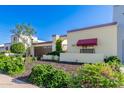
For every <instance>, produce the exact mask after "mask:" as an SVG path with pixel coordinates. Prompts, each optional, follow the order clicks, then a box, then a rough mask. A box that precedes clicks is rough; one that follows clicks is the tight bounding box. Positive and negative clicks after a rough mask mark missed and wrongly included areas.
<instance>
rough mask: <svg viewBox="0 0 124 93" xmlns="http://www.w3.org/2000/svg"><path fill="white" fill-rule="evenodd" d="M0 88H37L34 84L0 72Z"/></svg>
mask: <svg viewBox="0 0 124 93" xmlns="http://www.w3.org/2000/svg"><path fill="white" fill-rule="evenodd" d="M0 88H38V87H36V86H34V85H31V84H28V83H25V82H22V81H20V80H17V79H14V78H12V77H10V76H7V75H4V74H0Z"/></svg>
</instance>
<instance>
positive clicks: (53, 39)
mask: <svg viewBox="0 0 124 93" xmlns="http://www.w3.org/2000/svg"><path fill="white" fill-rule="evenodd" d="M59 38H61V39H62V40H63V42H62V50H63V51H67V41H68V40H67V35H62V36H60V35H53V36H52V41H53V42H52V51H56V41H57V39H59Z"/></svg>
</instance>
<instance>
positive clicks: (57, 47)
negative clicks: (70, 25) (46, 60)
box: [56, 38, 63, 52]
mask: <svg viewBox="0 0 124 93" xmlns="http://www.w3.org/2000/svg"><path fill="white" fill-rule="evenodd" d="M62 41H63V39H60V38H59V39H57V40H56V51H58V52H62Z"/></svg>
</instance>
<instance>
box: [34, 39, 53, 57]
mask: <svg viewBox="0 0 124 93" xmlns="http://www.w3.org/2000/svg"><path fill="white" fill-rule="evenodd" d="M51 51H52V42H51V41H49V42H41V43H33V56H35V57H42V56H43V55H44V54H47V53H49V52H51Z"/></svg>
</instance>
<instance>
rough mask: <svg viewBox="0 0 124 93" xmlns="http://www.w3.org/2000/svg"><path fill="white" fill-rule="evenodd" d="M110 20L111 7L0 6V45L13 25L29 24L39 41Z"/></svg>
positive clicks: (7, 39)
mask: <svg viewBox="0 0 124 93" xmlns="http://www.w3.org/2000/svg"><path fill="white" fill-rule="evenodd" d="M108 22H112V6H100V5H99V6H98V5H97V6H86V5H85V6H59V5H58V6H53V5H51V6H0V44H2V43H6V42H10V36H11V33H10V30H11V29H13V28H14V26H15V25H16V24H21V23H30V24H32V26H33V27H34V28H35V30H36V32H37V34H36V35H37V36H38V38H39V39H41V40H45V41H47V40H51V35H53V34H60V35H63V34H66V33H67V31H68V30H72V29H76V28H82V27H87V26H91V25H97V24H102V23H108Z"/></svg>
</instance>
